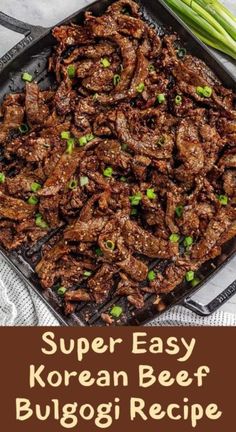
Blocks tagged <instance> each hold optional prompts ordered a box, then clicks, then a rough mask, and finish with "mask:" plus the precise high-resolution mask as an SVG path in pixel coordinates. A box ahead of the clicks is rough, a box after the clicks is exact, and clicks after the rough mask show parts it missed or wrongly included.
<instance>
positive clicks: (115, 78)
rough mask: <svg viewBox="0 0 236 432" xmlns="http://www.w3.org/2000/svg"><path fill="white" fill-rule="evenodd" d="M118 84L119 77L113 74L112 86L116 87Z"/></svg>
mask: <svg viewBox="0 0 236 432" xmlns="http://www.w3.org/2000/svg"><path fill="white" fill-rule="evenodd" d="M119 82H120V75H118V74H115V75H114V76H113V84H114V86H117V84H119Z"/></svg>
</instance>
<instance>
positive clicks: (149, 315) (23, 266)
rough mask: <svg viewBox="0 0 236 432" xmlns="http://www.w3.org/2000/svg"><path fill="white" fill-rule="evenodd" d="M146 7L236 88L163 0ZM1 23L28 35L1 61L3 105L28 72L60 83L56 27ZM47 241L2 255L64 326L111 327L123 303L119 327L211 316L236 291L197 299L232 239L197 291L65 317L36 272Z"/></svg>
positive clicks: (46, 82) (76, 17) (233, 246)
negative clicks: (166, 315) (178, 310)
mask: <svg viewBox="0 0 236 432" xmlns="http://www.w3.org/2000/svg"><path fill="white" fill-rule="evenodd" d="M112 2H113V1H112V0H99V1H97V2H95V3H93V4H91V5H89V6H87V7H85V8H83V9H82V10H80V11H78V12H76V13H75V14H73V15H72V16H70V17H68V18H67V19H65V20H63V21H62V22H61V23H59V25H60V24H65V23H69V22H71V21H72V22H76V23H81V22H82V21H83V16H84V12H85V11H86V10H91V11H92V12H93V13H94V14H95V15H101V14H102V13H103V12H104V11H105V9H106V8H107V7H108V6H109V4H111V3H112ZM140 4H141V6H142V11H143V17H144V19H145V20H147V21H148V22H149V23H150V24H151V25H154V26H155V27H156V28H157V30H158V32H159V33H162V32H163V31H165V32H168V31H170V29H171V31H176V32H177V33H178V34H179V36H180V37H181V40H182V42H183V44H184V46H185V47H186V49H187V50H188V51H189V52H190V53H192V54H193V55H196V56H197V57H199V58H201V59H203V60H204V61H205V62H206V63H207V64H208V66H209V67H210V68H212V69H213V71H214V72H215V73H216V75H218V77H219V78H220V79H221V81H222V83H223V84H224V85H225V86H226V87H229V88H232V89H234V90H236V80H235V77H234V76H233V75H232V74H231V73H230V72H229V71H228V70H227V69H226V68H225V67H224V65H223V64H221V63H219V62H218V60H217V57H216V56H215V55H214V53H212V51H211V50H209V49H208V48H207V47H206V46H205V45H203V44H202V43H201V42H200V41H199V40H198V39H196V38H195V36H194V35H193V34H192V33H191V32H190V31H189V30H188V29H187V27H186V26H185V24H184V23H183V22H182V21H181V20H180V19H179V18H178V17H176V16H175V14H173V12H172V11H171V10H170V9H169V8H168V6H166V5H165V3H163V1H162V0H155V2H153V1H152V0H141V1H140ZM0 24H2V25H3V26H5V27H7V28H9V29H11V30H13V31H17V32H18V33H21V34H23V35H24V36H25V37H24V39H22V41H21V42H19V43H18V44H17V45H16V46H15V47H13V48H12V49H11V50H10V51H9V52H8V53H6V54H5V55H4V56H3V57H2V58H1V59H0V102H2V100H3V98H4V96H5V95H6V94H7V93H12V92H19V91H22V90H23V87H24V83H23V82H22V80H21V74H22V71H26V70H27V72H29V73H32V74H33V76H34V77H35V80H36V81H37V82H38V83H39V85H40V87H41V89H47V88H48V87H53V86H54V85H55V81H54V77H53V76H52V75H50V74H48V72H47V60H48V57H49V56H50V54H51V52H52V48H53V45H54V44H55V41H54V39H53V37H52V35H51V29H50V28H48V29H47V28H43V27H38V26H32V25H30V24H26V23H23V22H21V21H18V20H16V19H14V18H12V17H9V16H7V15H5V14H4V13H2V12H0ZM54 234H55V232H51V233H50V234H49V236H53V235H54ZM47 240H48V237H47V239H44V240H43V241H42V240H40V242H39V243H38V244H36V245H35V246H34V247H33V248H31V250H27V249H25V248H23V249H21V250H20V251H17V252H8V251H5V250H3V249H2V248H0V253H1V255H2V256H3V257H4V259H5V260H6V261H7V262H8V263H9V264H10V266H11V267H12V268H13V269H14V270H15V271H16V272H17V273H18V274H19V275H20V277H21V278H22V279H23V280H24V281H25V283H26V284H27V285H28V286H30V287H31V288H32V289H33V290H34V291H36V292H37V293H38V295H39V296H40V297H41V298H42V299H43V301H44V302H45V303H46V304H47V305H48V307H49V308H50V309H51V311H52V312H53V313H54V315H55V316H56V318H58V319H59V321H60V322H61V323H62V324H63V325H78V326H102V325H105V323H104V322H103V321H102V320H101V313H102V312H106V311H109V310H110V307H111V306H112V305H113V304H116V305H117V304H119V305H121V306H122V308H123V311H124V313H123V315H122V318H121V320H120V321H117V323H116V324H117V325H142V324H144V323H146V322H147V321H150V320H152V319H154V318H155V317H157V316H158V315H159V314H161V313H163V312H165V311H166V310H167V309H168V308H170V307H172V306H174V305H176V304H182V305H184V306H185V307H187V308H189V309H191V310H192V311H194V312H196V313H198V314H200V315H202V316H207V315H210V314H211V313H212V312H214V311H215V310H216V309H217V308H219V307H220V306H221V305H222V304H223V303H225V302H226V301H227V300H229V298H230V297H232V296H233V295H234V294H235V293H236V281H234V282H233V283H232V284H231V285H229V286H228V287H227V288H226V289H225V290H224V291H223V292H222V293H221V294H220V295H218V296H217V297H216V298H215V299H214V300H212V301H211V302H210V303H209V304H208V305H201V304H199V303H197V302H196V301H194V300H191V295H192V294H193V293H194V292H196V290H198V289H199V288H201V287H202V286H203V285H204V284H205V283H206V281H208V280H209V278H211V277H212V276H214V275H215V274H216V272H217V271H218V270H219V269H220V268H222V267H223V266H224V265H225V264H226V263H228V262H229V261H230V259H231V258H232V257H233V256H234V254H235V252H236V239H232V240H230V241H229V242H228V243H226V244H225V245H224V246H223V248H222V253H221V255H220V256H218V257H217V258H215V259H214V260H211V261H208V262H206V263H205V264H204V265H203V266H202V267H201V268H200V270H199V271H198V276H199V277H200V280H201V282H200V284H199V285H197V287H194V288H192V287H189V284H187V283H185V282H184V283H182V284H181V285H179V286H178V287H177V288H176V289H175V290H174V291H172V292H171V293H169V294H167V295H164V296H162V298H161V302H160V303H159V304H157V303H153V302H154V299H155V296H154V295H148V294H147V295H146V298H145V306H144V308H143V309H141V310H135V309H134V308H133V307H132V305H129V304H128V302H127V300H126V298H118V297H114V295H112V293H111V296H110V297H109V298H108V300H107V301H106V302H105V303H103V304H101V305H95V304H94V303H93V304H92V303H89V304H87V303H86V304H84V303H81V304H79V305H78V306H77V307H76V310H75V312H74V313H73V314H72V315H70V316H67V317H66V316H65V315H64V314H63V308H62V301H61V300H60V298H58V296H57V295H56V294H55V292H53V290H46V291H44V290H42V288H41V287H40V284H39V281H38V278H37V275H36V273H35V272H34V265H35V262H37V260H38V259H40V252H41V248H42V246H43V244H44V242H45V241H47ZM156 266H159V261H158V260H157V261H154V262H153V263H152V266H151V267H152V268H156ZM158 268H159V267H158Z"/></svg>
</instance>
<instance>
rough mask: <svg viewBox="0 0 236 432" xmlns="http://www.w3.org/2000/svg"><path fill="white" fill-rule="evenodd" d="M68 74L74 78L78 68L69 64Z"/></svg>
mask: <svg viewBox="0 0 236 432" xmlns="http://www.w3.org/2000/svg"><path fill="white" fill-rule="evenodd" d="M67 74H68V77H69V78H71V79H73V78H74V77H75V74H76V69H75V66H74V65H69V66H68V68H67Z"/></svg>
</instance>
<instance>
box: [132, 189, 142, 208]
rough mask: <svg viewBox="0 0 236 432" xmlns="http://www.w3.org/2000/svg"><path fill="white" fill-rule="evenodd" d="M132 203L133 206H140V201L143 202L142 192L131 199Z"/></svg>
mask: <svg viewBox="0 0 236 432" xmlns="http://www.w3.org/2000/svg"><path fill="white" fill-rule="evenodd" d="M129 200H130V203H131V205H132V206H137V205H139V203H140V201H141V200H142V194H141V192H138V193H136V194H135V195H132V196H130V197H129Z"/></svg>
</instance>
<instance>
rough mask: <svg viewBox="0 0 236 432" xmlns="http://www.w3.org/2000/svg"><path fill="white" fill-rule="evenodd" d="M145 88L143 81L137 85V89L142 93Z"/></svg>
mask: <svg viewBox="0 0 236 432" xmlns="http://www.w3.org/2000/svg"><path fill="white" fill-rule="evenodd" d="M144 89H145V85H144V83H143V82H142V83H140V84H139V85H137V87H136V90H137V92H138V93H142V92H143V90H144Z"/></svg>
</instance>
